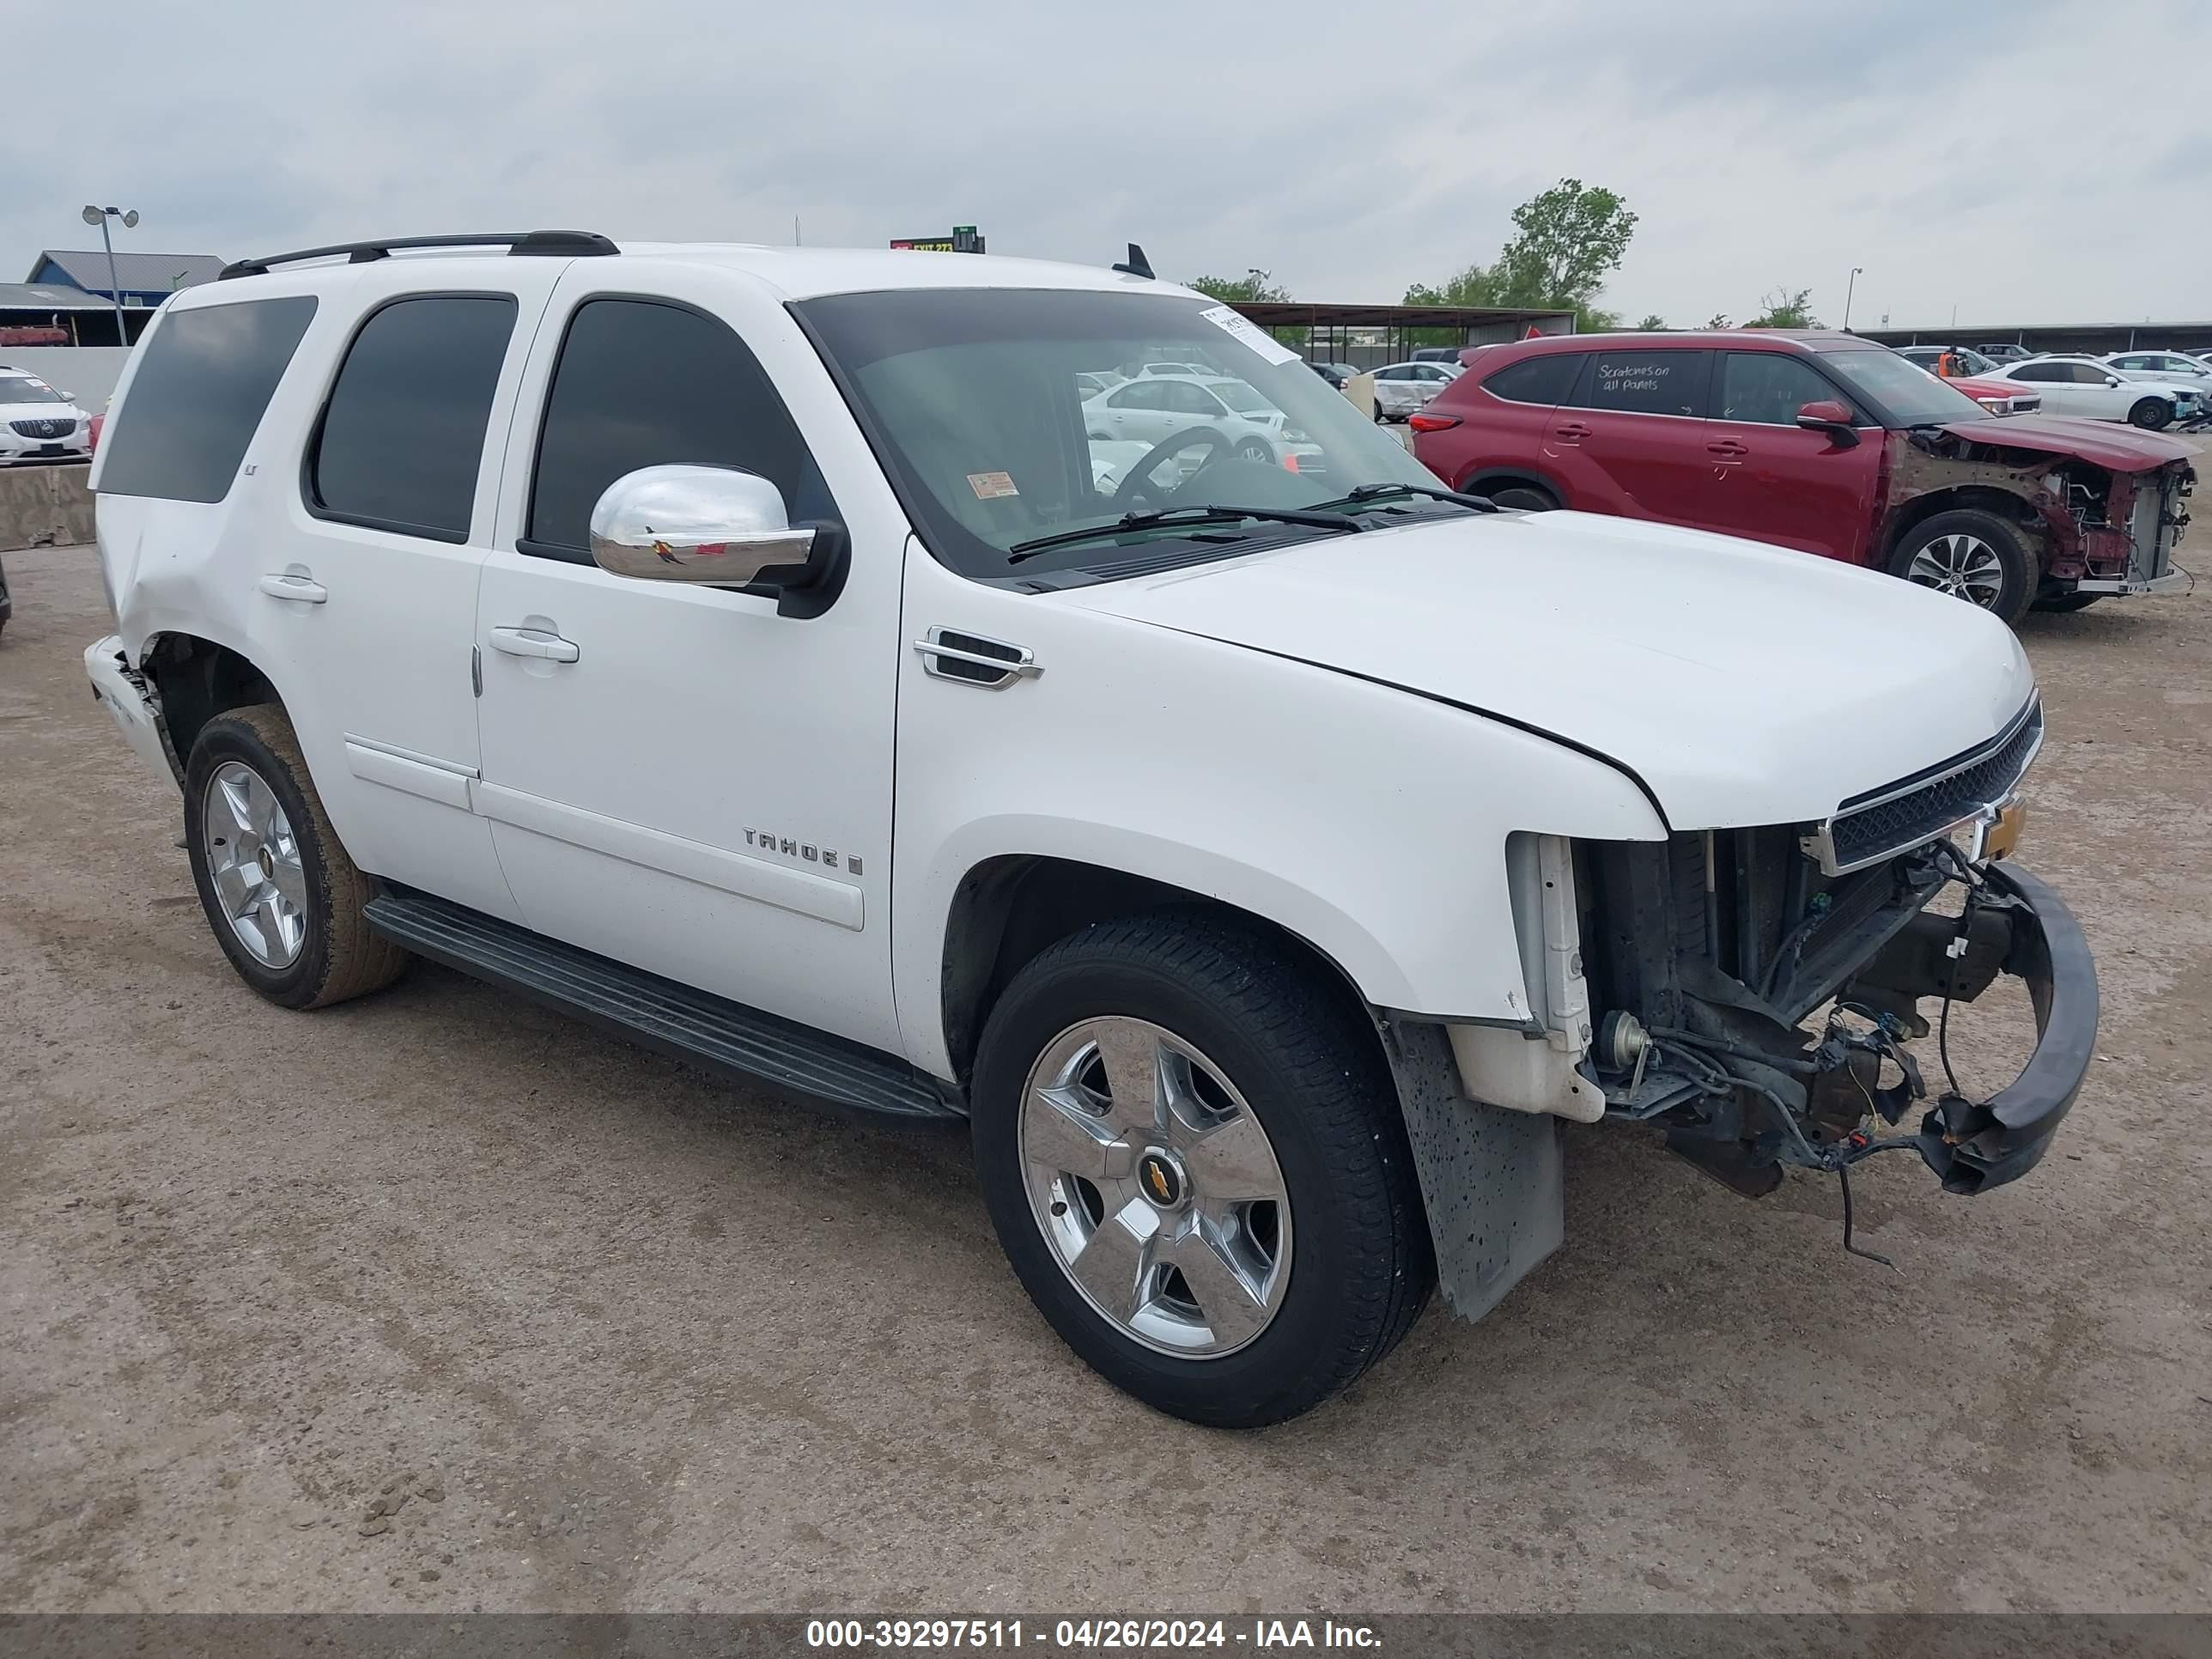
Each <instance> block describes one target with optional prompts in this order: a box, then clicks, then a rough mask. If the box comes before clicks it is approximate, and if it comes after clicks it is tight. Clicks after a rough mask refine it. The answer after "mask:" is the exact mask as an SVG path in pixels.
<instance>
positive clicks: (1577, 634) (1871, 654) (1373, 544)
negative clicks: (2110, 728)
mask: <svg viewBox="0 0 2212 1659" xmlns="http://www.w3.org/2000/svg"><path fill="white" fill-rule="evenodd" d="M1055 598H1056V599H1059V600H1060V601H1062V602H1065V603H1068V604H1073V605H1082V606H1085V607H1086V608H1089V609H1091V610H1096V611H1105V612H1108V613H1110V614H1112V615H1115V616H1118V617H1127V618H1129V619H1131V620H1133V621H1137V622H1142V623H1151V624H1153V625H1155V626H1158V627H1161V628H1169V629H1176V630H1177V631H1179V632H1182V633H1186V634H1194V635H1201V636H1204V637H1206V638H1208V639H1213V640H1220V641H1226V642H1229V643H1233V644H1237V645H1242V646H1248V647H1251V648H1253V649H1255V650H1258V651H1265V652H1268V653H1273V654H1274V655H1278V656H1283V657H1290V658H1296V659H1301V660H1304V661H1306V662H1310V663H1314V664H1317V665H1322V666H1325V667H1329V668H1334V669H1338V670H1340V671H1344V672H1346V673H1351V674H1357V675H1359V676H1360V677H1362V678H1367V679H1372V680H1379V681H1383V682H1387V683H1388V684H1393V685H1398V686H1402V687H1405V688H1406V689H1407V690H1411V691H1416V692H1422V693H1425V694H1427V695H1429V696H1436V697H1440V698H1443V699H1445V700H1447V701H1449V702H1455V703H1461V704H1464V705H1465V706H1467V707H1468V708H1473V709H1476V710H1480V711H1482V712H1484V713H1487V714H1494V715H1497V716H1499V717H1501V718H1503V719H1504V720H1510V721H1513V722H1515V723H1516V724H1518V725H1522V726H1529V727H1533V728H1534V729H1536V730H1538V731H1541V732H1547V733H1549V734H1551V735H1553V736H1554V737H1558V738H1564V739H1565V740H1566V741H1568V742H1570V743H1571V744H1576V745H1577V746H1580V747H1583V748H1586V749H1589V750H1595V751H1596V752H1597V753H1599V754H1601V755H1603V756H1605V757H1607V758H1608V759H1610V760H1612V761H1613V762H1615V763H1617V764H1619V765H1621V766H1623V767H1625V768H1626V769H1628V770H1630V771H1632V772H1633V773H1634V774H1635V775H1637V776H1638V777H1639V778H1641V779H1642V780H1643V781H1644V783H1645V784H1646V785H1648V786H1649V787H1650V789H1651V791H1652V793H1654V794H1655V795H1656V796H1657V798H1658V800H1659V803H1660V805H1661V806H1662V808H1663V809H1664V810H1665V812H1666V815H1667V819H1668V823H1669V824H1670V825H1671V826H1672V827H1673V828H1674V829H1719V828H1725V827H1733V826H1741V825H1750V824H1761V823H1796V822H1802V821H1805V820H1809V819H1815V818H1820V817H1826V815H1827V814H1828V813H1829V812H1830V811H1833V810H1834V808H1835V807H1836V806H1837V805H1838V803H1840V802H1841V801H1843V800H1844V799H1848V798H1849V797H1850V796H1852V795H1856V794H1858V793H1862V792H1863V791H1866V790H1869V789H1873V788H1875V787H1878V786H1880V785H1881V784H1885V783H1888V782H1890V781H1893V780H1895V779H1898V778H1901V777H1904V776H1905V775H1909V774H1911V773H1913V772H1916V771H1918V770H1920V769H1922V768H1923V767H1927V766H1930V765H1933V764H1935V763H1936V762H1938V761H1942V760H1946V759H1948V758H1949V757H1951V756H1953V755H1955V754H1958V753H1959V752H1960V751H1961V750H1966V749H1969V748H1971V747H1972V746H1973V745H1974V744H1978V743H1980V742H1982V741H1984V739H1986V738H1990V737H1992V736H1994V735H1995V734H1996V732H1997V731H1998V730H1999V729H2000V728H2001V727H2002V726H2004V725H2005V723H2006V722H2007V721H2008V720H2009V719H2010V718H2011V717H2012V715H2013V714H2015V713H2017V712H2018V711H2019V709H2020V707H2021V704H2022V703H2024V702H2026V701H2027V698H2028V696H2029V694H2030V693H2031V692H2032V691H2033V689H2034V684H2035V678H2034V675H2033V671H2031V670H2030V668H2029V667H2028V663H2027V655H2026V653H2024V652H2022V651H2021V648H2020V642H2019V641H2017V640H2016V639H2015V638H2014V637H2013V635H2012V630H2011V629H2008V628H2007V627H2006V626H2005V625H2004V624H2003V623H2001V622H1999V621H1998V620H1997V619H1996V617H1992V616H1990V614H1989V613H1987V612H1986V611H1978V610H1976V609H1975V608H1973V607H1972V605H1966V604H1965V603H1963V602H1962V601H1960V600H1958V599H1949V598H1947V597H1944V596H1942V595H1940V594H1937V593H1934V592H1929V590H1927V589H1924V588H1918V587H1915V586H1911V584H1910V583H1907V582H1904V581H1900V580H1897V579H1896V578H1894V577H1892V576H1887V575H1881V574H1876V573H1875V572H1872V571H1867V570H1861V569H1857V568H1854V567H1851V566H1848V565H1843V564H1838V563H1836V562H1833V561H1832V560H1828V559H1822V558H1817V557H1814V556H1811V555H1809V554H1804V553H1792V552H1785V551H1783V550H1778V549H1775V548H1770V547H1766V546H1763V545H1761V544H1758V543H1755V542H1747V541H1739V540H1736V539H1735V538H1732V537H1727V536H1715V535H1710V534H1707V533H1706V532H1703V531H1696V530H1679V529H1675V528H1673V527H1671V526H1665V525H1655V524H1647V523H1644V522H1641V521H1638V520H1630V519H1615V518H1602V517H1597V516H1595V515H1592V514H1589V513H1499V514H1496V515H1492V516H1485V517H1480V518H1466V519H1452V520H1441V521H1437V522H1431V523H1427V524H1420V525H1408V526H1401V527H1398V528H1395V529H1390V530H1377V531H1370V532H1365V533H1364V534H1360V535H1356V536H1324V537H1320V538H1316V539H1315V540H1313V541H1310V542H1306V543H1302V544H1299V545H1297V546H1295V547H1290V548H1285V549H1280V550H1276V551H1273V552H1265V553H1256V554H1252V555H1249V556H1245V557H1242V558H1236V559H1230V560H1226V561H1224V562H1220V563H1217V564H1206V565H1200V566H1197V567H1194V568H1189V569H1185V570H1176V571H1170V572H1167V573H1165V574H1161V575H1158V576H1150V577H1140V578H1134V579H1131V580H1121V581H1112V582H1104V583H1101V584H1099V585H1097V586H1092V587H1083V588H1076V589H1072V590H1070V591H1068V592H1064V593H1061V594H1059V595H1056V596H1055Z"/></svg>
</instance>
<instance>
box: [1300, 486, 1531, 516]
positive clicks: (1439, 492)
mask: <svg viewBox="0 0 2212 1659" xmlns="http://www.w3.org/2000/svg"><path fill="white" fill-rule="evenodd" d="M1393 495H1425V496H1427V497H1428V498H1429V499H1430V500H1431V501H1450V502H1453V503H1455V505H1457V506H1460V507H1472V508H1474V511H1476V512H1477V513H1503V512H1504V510H1505V509H1504V507H1500V506H1498V503H1497V502H1496V501H1492V500H1491V499H1490V498H1489V497H1488V496H1487V495H1463V494H1462V493H1461V492H1460V491H1459V490H1456V489H1437V487H1436V486H1435V485H1434V484H1417V483H1370V484H1362V485H1360V486H1359V488H1358V489H1354V490H1350V491H1347V492H1346V494H1344V495H1340V496H1338V497H1337V498H1336V500H1334V501H1322V502H1319V503H1317V504H1316V506H1315V507H1314V508H1313V510H1314V511H1315V512H1316V513H1325V512H1328V510H1329V509H1331V508H1332V507H1334V508H1338V509H1341V508H1344V507H1364V505H1366V504H1367V503H1368V502H1370V501H1388V500H1389V498H1390V497H1391V496H1393Z"/></svg>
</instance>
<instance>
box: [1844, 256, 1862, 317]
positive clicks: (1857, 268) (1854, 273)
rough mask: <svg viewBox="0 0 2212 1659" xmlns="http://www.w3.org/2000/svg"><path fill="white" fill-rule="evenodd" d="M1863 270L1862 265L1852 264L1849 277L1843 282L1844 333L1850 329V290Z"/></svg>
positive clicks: (1854, 286)
mask: <svg viewBox="0 0 2212 1659" xmlns="http://www.w3.org/2000/svg"><path fill="white" fill-rule="evenodd" d="M1865 270H1866V267H1865V266H1864V265H1853V266H1852V267H1851V274H1850V277H1849V278H1848V279H1847V280H1846V281H1845V282H1844V333H1846V334H1848V333H1850V331H1851V291H1852V290H1853V289H1856V288H1857V286H1858V282H1859V277H1860V276H1861V275H1862V274H1863V272H1864V271H1865Z"/></svg>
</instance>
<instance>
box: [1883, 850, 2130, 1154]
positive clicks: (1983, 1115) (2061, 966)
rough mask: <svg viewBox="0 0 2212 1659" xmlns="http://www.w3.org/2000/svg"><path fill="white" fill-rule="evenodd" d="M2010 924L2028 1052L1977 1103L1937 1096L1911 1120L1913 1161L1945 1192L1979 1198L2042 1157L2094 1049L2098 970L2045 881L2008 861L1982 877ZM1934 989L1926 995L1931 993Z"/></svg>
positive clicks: (2010, 969) (2008, 959)
mask: <svg viewBox="0 0 2212 1659" xmlns="http://www.w3.org/2000/svg"><path fill="white" fill-rule="evenodd" d="M1984 876H1985V877H1986V878H1987V880H1988V882H1989V884H1990V889H1991V890H1992V891H1993V892H1994V893H1995V894H1996V896H1997V897H1999V898H2000V899H2002V900H2006V901H2008V902H2007V903H2006V904H2005V906H2004V908H2003V909H2002V913H2001V914H2002V915H2005V916H2007V917H2008V919H2009V920H2010V921H2011V924H2012V942H2011V945H2010V948H2009V949H2008V951H2007V952H2006V954H2005V960H2004V971H2005V972H2006V973H2008V974H2011V975H2016V976H2017V977H2018V978H2020V979H2021V980H2024V981H2027V994H2028V1000H2029V1001H2030V1002H2031V1003H2033V1006H2034V1008H2035V1024H2036V1030H2037V1032H2038V1036H2037V1039H2036V1044H2035V1052H2034V1054H2032V1055H2030V1056H2029V1058H2028V1062H2027V1066H2026V1067H2025V1068H2023V1069H2022V1071H2021V1074H2020V1075H2019V1076H2018V1077H2017V1078H2015V1079H2014V1080H2013V1082H2012V1083H2011V1085H2009V1086H2008V1087H2007V1088H2004V1089H2002V1090H2000V1091H1998V1092H1997V1093H1996V1095H1994V1096H1992V1097H1990V1099H1988V1100H1987V1101H1984V1102H1982V1103H1979V1104H1976V1103H1973V1102H1972V1101H1968V1100H1964V1099H1961V1098H1960V1097H1958V1096H1956V1095H1946V1096H1945V1097H1943V1098H1942V1100H1940V1101H1939V1102H1937V1103H1936V1109H1934V1110H1933V1111H1931V1112H1929V1114H1928V1115H1926V1116H1925V1117H1923V1118H1922V1119H1921V1121H1920V1133H1919V1134H1918V1135H1917V1137H1916V1139H1917V1142H1918V1145H1919V1149H1920V1156H1921V1157H1922V1158H1925V1159H1926V1160H1927V1161H1928V1167H1929V1169H1931V1170H1935V1171H1936V1175H1937V1176H1938V1177H1939V1178H1940V1179H1941V1180H1942V1182H1943V1190H1944V1191H1945V1192H1947V1193H1966V1194H1972V1193H1984V1192H1987V1191H1989V1189H1990V1188H1992V1187H2002V1186H2003V1185H2004V1184H2005V1182H2008V1181H2017V1180H2018V1179H2019V1178H2020V1177H2021V1176H2024V1175H2026V1174H2027V1172H2028V1171H2029V1170H2032V1169H2033V1168H2034V1167H2035V1166H2036V1164H2038V1163H2039V1162H2040V1161H2041V1160H2042V1158H2043V1154H2044V1152H2045V1150H2046V1149H2048V1148H2049V1146H2050V1145H2051V1136H2052V1135H2054V1134H2055V1133H2057V1130H2058V1126H2059V1124H2060V1123H2061V1122H2062V1121H2063V1120H2064V1118H2065V1116H2066V1114H2067V1112H2068V1111H2069V1110H2070V1109H2072V1107H2073V1104H2074V1097H2075V1096H2076V1095H2078V1094H2080V1093H2081V1082H2082V1079H2084V1078H2085V1077H2087V1075H2088V1072H2089V1063H2090V1061H2091V1060H2093V1059H2094V1058H2095V1055H2096V1048H2097V1012H2098V1010H2097V964H2096V962H2095V960H2094V958H2093V957H2091V956H2090V954H2089V942H2088V940H2087V939H2085V938H2083V937H2082V933H2081V923H2080V922H2078V921H2075V919H2074V913H2073V912H2072V911H2071V910H2069V909H2068V908H2066V904H2065V902H2064V901H2063V900H2062V899H2061V898H2060V897H2059V896H2058V895H2057V892H2056V891H2054V890H2052V889H2051V885H2050V884H2048V883H2047V882H2045V881H2042V880H2040V879H2039V878H2037V877H2034V876H2032V875H2030V874H2028V873H2027V871H2025V870H2021V869H2019V868H2017V867H2015V866H2012V865H2009V864H1992V865H1990V866H1986V868H1985V870H1984ZM1941 989H1942V987H1940V986H1938V987H1936V988H1935V990H1934V991H1932V992H1930V993H1929V994H1941Z"/></svg>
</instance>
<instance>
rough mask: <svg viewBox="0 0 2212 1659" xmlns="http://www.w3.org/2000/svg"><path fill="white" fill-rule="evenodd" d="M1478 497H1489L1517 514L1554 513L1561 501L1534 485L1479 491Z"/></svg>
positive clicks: (1516, 485)
mask: <svg viewBox="0 0 2212 1659" xmlns="http://www.w3.org/2000/svg"><path fill="white" fill-rule="evenodd" d="M1473 493H1474V494H1475V495H1487V496H1489V497H1490V499H1491V500H1492V501H1495V502H1497V503H1498V506H1500V507H1504V508H1506V509H1508V510H1509V511H1510V512H1515V513H1553V512H1556V511H1558V509H1559V500H1558V498H1557V497H1555V496H1554V495H1553V494H1552V493H1551V491H1549V490H1548V489H1537V488H1536V487H1535V486H1534V485H1533V484H1509V485H1507V486H1506V487H1505V488H1504V489H1478V490H1475V491H1474V492H1473Z"/></svg>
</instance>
